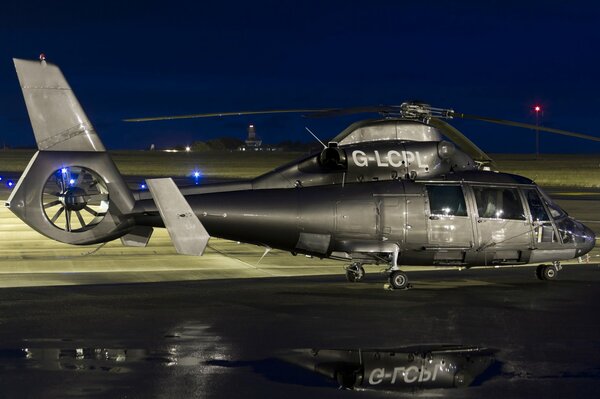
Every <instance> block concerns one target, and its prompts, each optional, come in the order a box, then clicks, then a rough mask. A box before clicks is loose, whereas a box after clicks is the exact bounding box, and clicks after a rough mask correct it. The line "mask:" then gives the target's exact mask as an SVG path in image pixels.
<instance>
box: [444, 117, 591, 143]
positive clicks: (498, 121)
mask: <svg viewBox="0 0 600 399" xmlns="http://www.w3.org/2000/svg"><path fill="white" fill-rule="evenodd" d="M450 115H451V116H453V117H455V118H462V119H472V120H476V121H483V122H490V123H496V124H498V125H506V126H514V127H521V128H524V129H531V130H539V131H541V132H548V133H554V134H560V135H563V136H569V137H577V138H580V139H585V140H592V141H600V137H596V136H590V135H587V134H581V133H575V132H570V131H568V130H561V129H554V128H551V127H544V126H537V125H533V124H531V123H523V122H515V121H509V120H506V119H496V118H488V117H486V116H478V115H471V114H463V113H461V112H452V113H451V114H450Z"/></svg>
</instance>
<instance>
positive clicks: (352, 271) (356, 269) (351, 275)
mask: <svg viewBox="0 0 600 399" xmlns="http://www.w3.org/2000/svg"><path fill="white" fill-rule="evenodd" d="M364 276H365V269H364V268H363V267H362V265H360V264H359V265H357V266H356V265H355V264H352V265H350V266H349V267H348V268H347V269H346V280H348V281H349V282H351V283H358V282H359V281H361V280H362V279H363V277H364Z"/></svg>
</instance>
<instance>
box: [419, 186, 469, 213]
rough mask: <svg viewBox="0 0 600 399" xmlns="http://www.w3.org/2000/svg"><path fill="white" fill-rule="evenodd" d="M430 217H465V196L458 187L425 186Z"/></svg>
mask: <svg viewBox="0 0 600 399" xmlns="http://www.w3.org/2000/svg"><path fill="white" fill-rule="evenodd" d="M427 194H428V195H429V210H430V214H431V215H441V216H467V205H466V204H465V196H464V194H463V191H462V188H461V187H460V186H427Z"/></svg>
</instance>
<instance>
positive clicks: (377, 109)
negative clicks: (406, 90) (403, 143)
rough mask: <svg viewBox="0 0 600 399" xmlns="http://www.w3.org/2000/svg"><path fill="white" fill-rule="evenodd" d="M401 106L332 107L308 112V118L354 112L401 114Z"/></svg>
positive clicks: (352, 113) (351, 113)
mask: <svg viewBox="0 0 600 399" xmlns="http://www.w3.org/2000/svg"><path fill="white" fill-rule="evenodd" d="M399 111H400V108H399V107H397V106H393V105H375V106H366V107H349V108H330V109H321V110H315V111H313V112H311V113H308V114H307V115H306V117H308V118H329V117H335V116H345V115H354V114H367V113H368V114H372V113H377V114H399Z"/></svg>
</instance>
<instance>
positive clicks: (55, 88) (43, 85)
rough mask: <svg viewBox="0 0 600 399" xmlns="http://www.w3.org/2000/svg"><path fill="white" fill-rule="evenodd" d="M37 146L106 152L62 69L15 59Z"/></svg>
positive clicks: (52, 148) (60, 149) (57, 149)
mask: <svg viewBox="0 0 600 399" xmlns="http://www.w3.org/2000/svg"><path fill="white" fill-rule="evenodd" d="M13 61H14V63H15V68H16V70H17V75H18V76H19V83H20V84H21V89H22V90H23V97H24V98H25V104H26V105H27V112H28V113H29V119H30V120H31V126H32V127H33V133H34V134H35V141H36V142H37V146H38V149H40V150H42V151H105V149H104V146H103V145H102V142H101V141H100V138H99V137H98V135H97V134H96V131H95V130H94V127H93V126H92V124H91V123H90V121H89V120H88V118H87V116H86V115H85V112H84V111H83V109H82V108H81V105H79V101H77V98H76V97H75V94H74V93H73V91H72V90H71V87H70V86H69V84H68V83H67V81H66V79H65V77H64V76H63V74H62V72H61V71H60V69H59V68H58V67H57V66H56V65H54V64H51V63H48V62H46V61H45V60H42V61H31V60H19V59H13Z"/></svg>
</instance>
